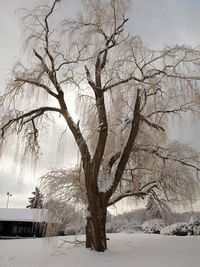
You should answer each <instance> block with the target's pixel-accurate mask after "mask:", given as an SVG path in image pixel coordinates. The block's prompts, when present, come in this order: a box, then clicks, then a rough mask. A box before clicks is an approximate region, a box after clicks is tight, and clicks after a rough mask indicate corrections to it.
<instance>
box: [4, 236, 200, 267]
mask: <svg viewBox="0 0 200 267" xmlns="http://www.w3.org/2000/svg"><path fill="white" fill-rule="evenodd" d="M76 238H77V239H81V238H83V237H76ZM109 238H110V240H109V241H108V246H109V249H108V250H107V251H106V252H105V253H97V252H92V251H90V250H87V249H85V248H84V247H72V246H71V245H70V244H69V243H63V241H62V240H63V239H65V240H69V241H72V240H73V239H74V237H60V238H59V239H56V238H55V239H53V240H50V239H46V238H44V239H20V240H0V267H84V266H87V267H100V266H101V267H102V266H105V267H106V266H109V267H118V266H120V267H126V266H127V267H129V266H132V267H134V266H135V267H146V266H148V267H199V266H200V236H198V237H194V236H193V237H174V236H161V235H147V234H146V235H145V234H110V235H109Z"/></svg>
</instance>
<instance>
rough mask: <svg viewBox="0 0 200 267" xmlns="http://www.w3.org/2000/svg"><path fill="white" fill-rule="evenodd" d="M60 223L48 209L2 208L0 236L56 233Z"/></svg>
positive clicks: (38, 235) (37, 235)
mask: <svg viewBox="0 0 200 267" xmlns="http://www.w3.org/2000/svg"><path fill="white" fill-rule="evenodd" d="M60 224H61V222H60V221H59V220H58V219H57V218H55V217H54V216H53V215H52V214H51V213H50V212H49V211H48V210H47V209H10V208H0V237H44V236H46V235H47V234H48V235H56V233H57V230H58V228H59V225H60Z"/></svg>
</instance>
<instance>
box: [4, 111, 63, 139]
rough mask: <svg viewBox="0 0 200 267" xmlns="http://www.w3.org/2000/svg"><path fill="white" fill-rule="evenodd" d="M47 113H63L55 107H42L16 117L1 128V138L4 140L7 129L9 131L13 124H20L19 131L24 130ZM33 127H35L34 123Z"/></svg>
mask: <svg viewBox="0 0 200 267" xmlns="http://www.w3.org/2000/svg"><path fill="white" fill-rule="evenodd" d="M45 112H58V113H61V110H60V109H59V108H54V107H41V108H37V109H34V110H31V111H29V112H26V113H23V114H21V115H19V116H16V117H15V118H13V119H10V120H9V121H8V122H7V123H5V124H3V125H2V126H1V137H2V138H4V136H5V133H6V131H7V129H9V128H10V127H11V126H12V125H13V124H16V123H19V125H20V127H19V129H22V127H23V125H25V124H26V123H28V122H30V121H31V122H33V121H34V120H35V119H36V118H38V117H41V116H42V115H43V114H44V113H45ZM33 126H35V124H34V123H33Z"/></svg>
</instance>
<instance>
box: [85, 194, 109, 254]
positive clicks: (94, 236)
mask: <svg viewBox="0 0 200 267" xmlns="http://www.w3.org/2000/svg"><path fill="white" fill-rule="evenodd" d="M89 206H90V208H89V210H88V217H87V225H86V247H87V248H91V249H94V250H95V251H99V252H101V251H102V252H103V251H105V250H106V249H107V241H106V214H107V207H106V204H105V202H104V201H103V200H102V198H101V197H99V196H96V197H95V198H94V199H93V203H90V204H89Z"/></svg>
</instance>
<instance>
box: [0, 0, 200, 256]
mask: <svg viewBox="0 0 200 267" xmlns="http://www.w3.org/2000/svg"><path fill="white" fill-rule="evenodd" d="M58 2H59V1H57V0H54V1H52V5H51V6H46V5H42V6H38V7H36V8H35V9H34V10H32V11H31V12H28V11H27V12H26V15H25V16H24V20H23V25H24V35H25V36H26V37H27V38H26V47H28V51H29V53H30V55H31V57H29V59H28V62H29V65H28V67H25V66H24V64H23V63H22V62H18V64H16V66H15V67H14V69H13V73H12V77H11V79H10V83H9V84H8V86H7V88H6V91H5V92H4V94H3V95H2V97H1V103H2V114H3V118H2V126H1V137H2V141H3V145H4V139H5V138H6V137H7V136H9V135H11V134H16V133H17V134H18V136H19V137H20V138H21V137H22V136H23V137H24V142H23V144H22V145H23V148H24V151H25V153H27V151H32V152H33V153H36V154H38V152H39V148H40V146H39V141H40V136H41V135H40V134H41V131H42V130H45V128H46V127H47V126H48V124H49V123H50V122H52V119H53V118H55V117H53V116H54V115H51V114H58V115H60V116H61V117H62V118H63V119H64V121H65V123H66V124H67V126H68V127H69V129H70V130H71V132H72V134H73V136H74V139H75V141H76V144H77V146H78V149H79V152H80V155H81V168H82V170H83V175H84V184H85V191H86V196H87V202H88V217H87V226H86V246H87V247H88V248H93V249H94V250H96V251H104V250H105V249H106V248H107V244H106V229H105V223H106V213H107V207H108V206H109V205H111V204H113V203H116V202H117V201H119V200H121V199H122V198H124V197H127V196H130V195H131V196H137V197H140V196H141V197H142V196H144V195H146V194H147V193H148V192H147V191H148V190H150V189H151V190H153V188H155V186H154V187H151V186H150V187H148V190H147V187H143V188H138V187H134V188H133V187H130V190H129V191H128V192H127V191H125V192H121V193H120V195H118V196H116V195H115V194H116V193H117V192H118V190H119V187H120V184H121V182H122V179H123V174H124V173H125V168H126V166H127V164H128V162H129V159H130V156H131V154H134V153H135V152H134V148H135V147H136V148H135V149H136V150H137V149H139V150H142V151H145V152H146V150H147V149H146V148H145V147H144V142H146V141H147V145H148V140H151V139H152V136H154V135H158V134H162V133H164V131H165V126H166V118H167V116H168V115H172V114H177V113H179V114H181V113H182V112H186V111H192V112H197V111H199V109H198V101H199V91H198V85H199V82H198V81H199V74H198V71H199V70H198V68H199V58H200V54H199V50H197V49H196V50H194V49H191V48H188V47H184V46H182V47H178V46H175V47H173V48H166V49H165V50H163V51H152V50H149V49H146V48H144V47H143V44H142V42H141V40H140V38H139V37H132V36H131V35H130V34H128V33H127V32H126V30H125V26H126V24H127V22H128V18H127V17H126V15H127V9H128V1H126V0H107V1H97V0H86V1H84V9H83V13H82V14H81V15H80V16H79V17H77V18H76V19H69V20H65V21H64V23H63V27H62V29H61V31H62V33H63V34H64V35H65V34H68V33H69V35H68V36H69V37H70V38H68V39H67V40H68V44H69V46H68V47H67V48H66V47H65V41H66V39H65V37H63V36H64V35H62V36H61V37H60V35H59V34H58V32H60V28H59V27H57V28H56V27H55V25H54V24H53V17H54V14H56V12H57V9H56V7H57V5H58ZM59 38H60V39H59ZM71 90H73V91H74V92H77V96H78V99H79V100H80V102H79V107H81V108H80V112H81V114H84V116H81V114H80V118H79V119H80V120H79V119H78V120H77V116H75V117H74V118H73V116H72V114H71V113H70V105H71V103H70V100H69V99H68V95H69V92H70V91H71ZM24 100H25V101H24ZM27 100H28V101H27ZM27 104H28V105H27ZM88 122H89V123H88ZM143 138H144V139H143ZM137 140H140V142H142V144H143V146H139V147H138V146H135V145H136V144H138V143H137ZM148 151H149V152H151V153H152V154H154V155H159V156H160V157H161V158H163V160H165V159H168V158H169V156H168V154H167V155H165V154H164V155H163V154H162V153H161V152H162V149H161V148H158V149H149V148H148ZM66 153H67V152H66ZM177 161H179V162H182V163H183V165H184V166H185V167H186V166H187V167H191V168H193V167H194V168H195V166H193V165H192V166H190V164H189V163H186V162H184V161H183V160H181V159H178V160H177ZM132 167H133V166H131V169H132ZM196 169H198V168H196ZM138 189H140V190H139V191H138ZM145 189H146V190H145Z"/></svg>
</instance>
